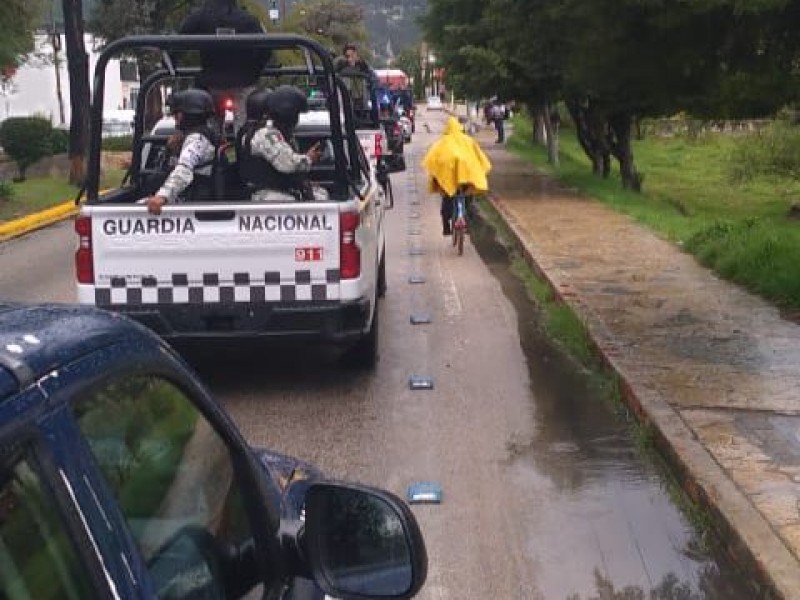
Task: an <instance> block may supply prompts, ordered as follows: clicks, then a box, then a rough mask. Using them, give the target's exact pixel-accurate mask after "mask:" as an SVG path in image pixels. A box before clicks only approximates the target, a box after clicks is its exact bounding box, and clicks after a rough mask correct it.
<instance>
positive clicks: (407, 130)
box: [397, 108, 414, 144]
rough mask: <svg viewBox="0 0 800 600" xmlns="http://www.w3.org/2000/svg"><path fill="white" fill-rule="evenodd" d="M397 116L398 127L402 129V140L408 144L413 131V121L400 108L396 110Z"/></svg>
mask: <svg viewBox="0 0 800 600" xmlns="http://www.w3.org/2000/svg"><path fill="white" fill-rule="evenodd" d="M397 114H398V115H399V116H398V118H397V121H398V123H400V128H401V129H402V130H403V141H404V142H405V143H406V144H408V143H410V142H411V134H412V133H414V122H413V121H412V120H411V119H410V118H409V117H408V115H407V114H406V113H405V111H404V110H403V109H402V108H400V109H398V111H397Z"/></svg>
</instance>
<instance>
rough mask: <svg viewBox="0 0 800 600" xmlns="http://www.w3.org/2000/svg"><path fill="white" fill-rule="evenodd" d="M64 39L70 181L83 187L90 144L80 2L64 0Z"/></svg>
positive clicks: (86, 67)
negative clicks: (70, 112)
mask: <svg viewBox="0 0 800 600" xmlns="http://www.w3.org/2000/svg"><path fill="white" fill-rule="evenodd" d="M63 8H64V37H65V39H66V43H67V63H68V65H69V101H70V106H71V109H72V117H71V119H70V126H69V161H70V173H69V181H70V183H72V184H75V185H82V184H83V182H84V180H85V179H86V150H87V147H88V145H89V103H90V98H89V56H88V55H87V54H86V46H85V44H84V39H83V7H82V4H81V0H63Z"/></svg>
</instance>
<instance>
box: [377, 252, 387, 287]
mask: <svg viewBox="0 0 800 600" xmlns="http://www.w3.org/2000/svg"><path fill="white" fill-rule="evenodd" d="M387 289H389V286H388V285H387V284H386V250H385V249H384V251H383V257H382V258H381V264H379V265H378V297H380V298H383V297H384V296H385V295H386V290H387Z"/></svg>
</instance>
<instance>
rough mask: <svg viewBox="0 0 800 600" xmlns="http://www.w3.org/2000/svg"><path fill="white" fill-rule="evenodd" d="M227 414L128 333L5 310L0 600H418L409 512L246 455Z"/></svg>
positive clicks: (112, 326) (52, 308)
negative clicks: (333, 599) (330, 598)
mask: <svg viewBox="0 0 800 600" xmlns="http://www.w3.org/2000/svg"><path fill="white" fill-rule="evenodd" d="M220 406H221V405H220V403H219V402H217V401H216V400H214V398H213V397H212V396H211V395H210V393H209V391H208V390H207V389H206V388H205V386H204V385H203V384H202V383H201V382H200V380H199V379H198V377H197V375H196V374H195V373H194V372H193V371H192V370H191V369H190V368H189V367H188V365H187V364H186V363H185V362H184V361H183V360H182V359H181V358H180V357H179V356H178V355H177V354H176V353H175V352H174V351H173V350H172V349H171V348H170V347H169V346H167V344H166V343H164V342H163V341H162V340H160V339H159V338H158V337H157V336H156V335H155V334H153V333H152V332H150V331H149V330H148V329H146V328H145V327H142V326H140V325H138V324H136V323H134V322H133V321H131V320H129V319H127V318H124V317H121V316H119V315H114V314H112V313H109V312H106V311H103V310H99V309H95V308H88V307H74V306H64V305H62V306H56V305H34V306H22V305H7V304H1V303H0V516H1V517H2V525H3V527H2V560H1V561H0V597H3V598H7V597H9V598H32V599H33V598H36V599H39V598H119V599H132V598H137V599H140V600H146V599H147V600H150V599H152V600H155V599H156V598H160V599H165V598H170V599H174V600H187V599H189V598H198V599H199V598H227V599H235V600H239V599H244V598H281V599H282V600H309V599H311V598H313V599H314V600H316V599H318V598H320V597H321V596H322V594H328V595H329V596H333V597H339V598H341V597H345V598H385V599H390V598H391V599H393V600H401V599H403V598H411V597H413V596H414V595H415V594H416V593H417V591H418V590H419V589H420V588H421V587H422V585H423V583H424V581H425V576H426V571H427V558H426V553H425V545H424V541H423V539H422V536H421V533H420V531H419V527H418V525H417V522H416V520H415V518H414V515H413V513H412V512H411V511H410V510H409V508H408V506H406V505H405V503H404V502H403V501H402V500H401V499H399V498H397V497H396V496H394V495H392V494H390V493H388V492H385V491H383V490H380V489H377V488H371V487H366V486H362V485H358V484H350V483H342V482H336V483H334V482H332V481H330V480H328V479H326V478H324V477H323V476H322V474H321V473H320V472H319V471H318V470H317V469H316V468H315V467H314V466H313V465H309V464H307V463H303V462H301V461H298V460H296V459H294V458H291V457H288V456H284V455H281V454H276V453H273V452H271V451H269V450H266V449H261V448H254V447H251V446H249V445H248V444H247V443H246V442H245V440H244V438H243V437H242V435H241V433H240V432H239V430H238V429H237V428H236V426H235V425H234V423H233V421H232V420H231V419H230V417H229V416H228V415H227V414H225V412H224V411H223V410H222V408H221V407H220ZM4 592H9V594H8V595H6V594H5V593H4Z"/></svg>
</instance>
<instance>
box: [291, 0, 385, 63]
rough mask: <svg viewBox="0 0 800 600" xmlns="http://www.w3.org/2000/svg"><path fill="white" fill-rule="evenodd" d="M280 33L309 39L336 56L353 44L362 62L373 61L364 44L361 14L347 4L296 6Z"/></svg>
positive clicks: (314, 0) (327, 0)
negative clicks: (345, 47) (343, 48)
mask: <svg viewBox="0 0 800 600" xmlns="http://www.w3.org/2000/svg"><path fill="white" fill-rule="evenodd" d="M282 29H283V31H285V32H293V33H299V34H301V35H305V36H308V37H310V38H312V39H314V40H316V41H318V42H319V43H320V44H322V45H323V46H325V47H328V48H330V49H331V51H332V52H334V53H337V54H338V53H340V52H341V50H342V47H343V46H344V45H345V44H346V43H348V42H353V43H355V44H356V45H357V46H358V48H359V54H360V55H361V56H362V58H364V59H366V60H371V58H372V56H371V55H370V51H369V48H368V44H367V40H368V39H369V35H368V34H367V30H366V28H365V27H364V11H363V10H362V9H361V7H359V6H356V5H355V4H351V3H349V2H342V1H340V0H311V1H308V0H307V1H304V2H299V3H297V4H295V5H294V8H293V9H292V11H291V12H290V13H289V14H288V15H287V17H286V19H285V21H284V23H283V26H282Z"/></svg>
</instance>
